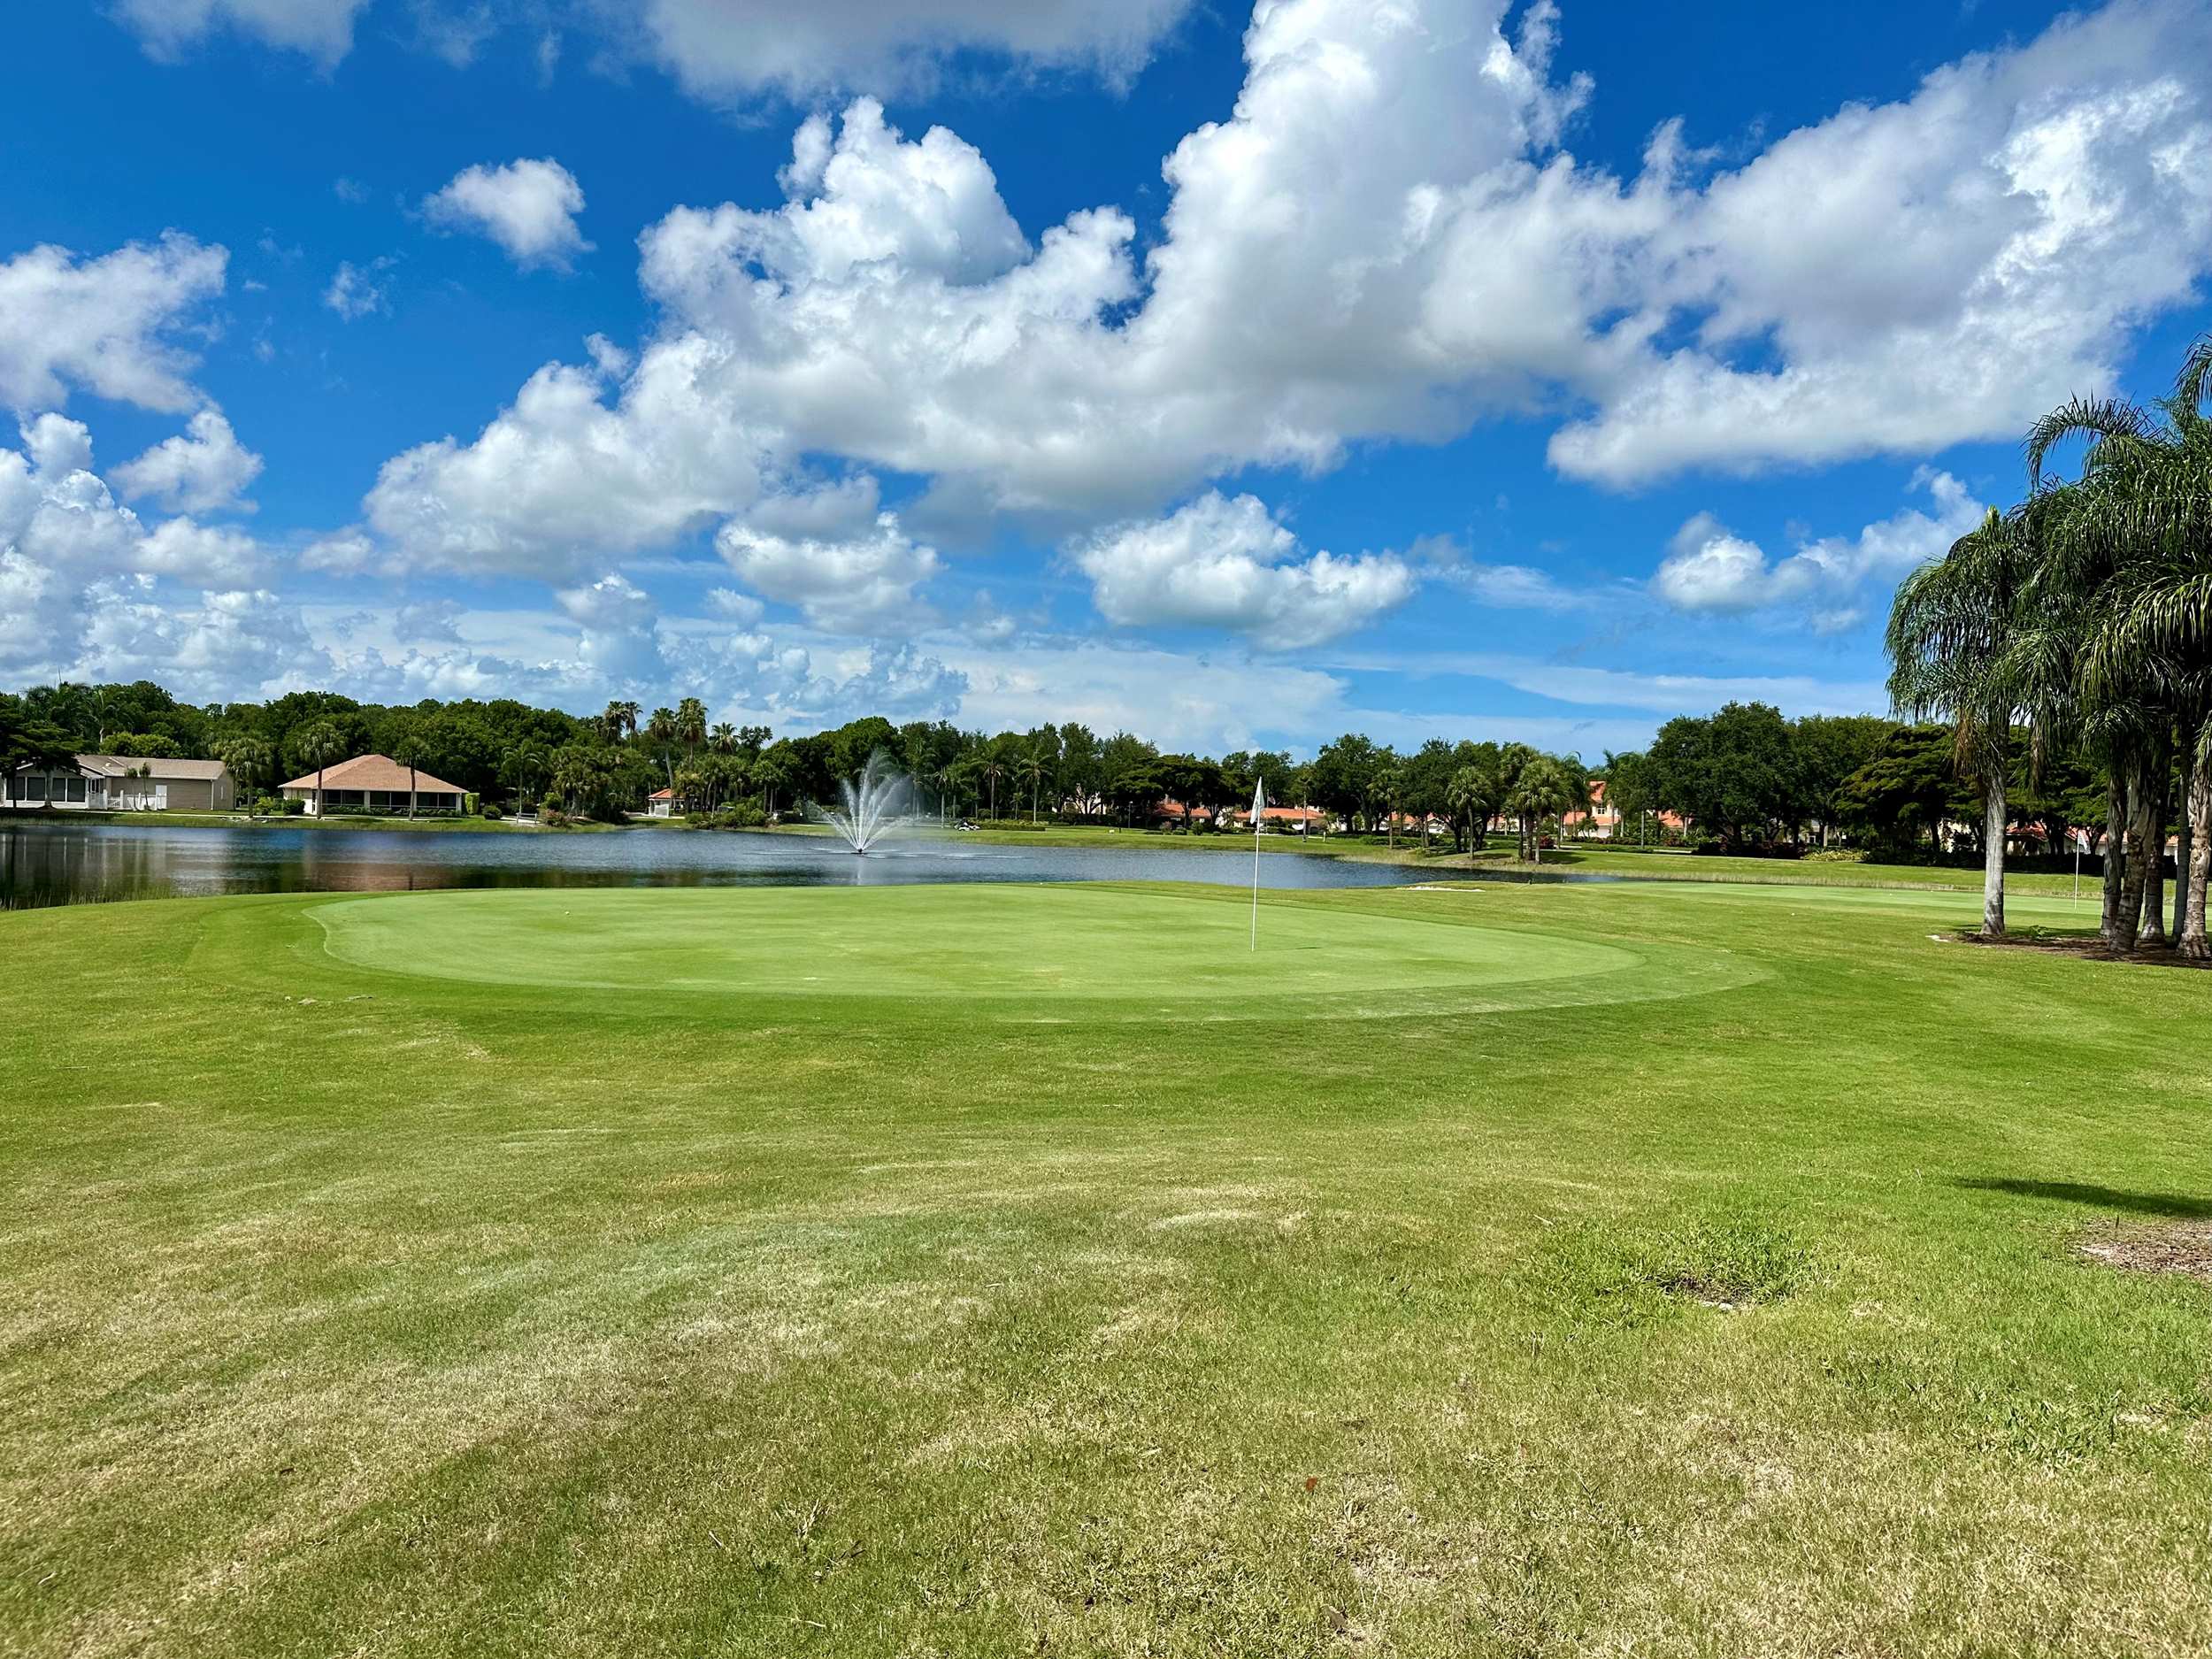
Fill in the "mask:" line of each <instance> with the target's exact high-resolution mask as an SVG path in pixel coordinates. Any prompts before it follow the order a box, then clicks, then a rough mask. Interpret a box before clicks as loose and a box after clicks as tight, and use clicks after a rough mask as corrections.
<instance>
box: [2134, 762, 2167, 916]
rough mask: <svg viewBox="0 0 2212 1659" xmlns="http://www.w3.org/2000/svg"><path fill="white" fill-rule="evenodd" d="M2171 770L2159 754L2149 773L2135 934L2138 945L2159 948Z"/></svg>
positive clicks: (2164, 893) (2162, 912) (2164, 907)
mask: <svg viewBox="0 0 2212 1659" xmlns="http://www.w3.org/2000/svg"><path fill="white" fill-rule="evenodd" d="M2172 770H2173V769H2172V768H2171V767H2170V766H2169V765H2168V764H2166V757H2165V755H2164V753H2163V752H2161V753H2160V755H2159V757H2158V758H2157V760H2156V762H2155V763H2154V764H2153V766H2152V767H2151V771H2150V778H2151V779H2152V780H2154V781H2153V782H2151V784H2150V787H2149V789H2148V791H2147V794H2148V796H2149V802H2150V824H2149V833H2148V834H2147V836H2145V838H2144V850H2145V853H2146V855H2147V856H2146V859H2145V862H2144V865H2143V923H2142V926H2141V929H2140V930H2139V933H2138V934H2137V938H2138V940H2139V941H2156V942H2158V943H2160V944H2163V943H2164V942H2165V941H2166V807H2167V804H2168V803H2167V795H2166V792H2167V790H2168V788H2169V787H2170V783H2169V778H2170V773H2171V772H2172Z"/></svg>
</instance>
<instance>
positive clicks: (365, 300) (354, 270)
mask: <svg viewBox="0 0 2212 1659" xmlns="http://www.w3.org/2000/svg"><path fill="white" fill-rule="evenodd" d="M390 263H391V261H389V260H388V259H373V260H371V261H370V262H369V264H368V265H367V266H366V267H363V266H360V265H355V264H354V263H353V261H352V260H350V259H341V260H340V261H339V262H338V268H337V270H335V271H334V272H333V273H331V277H330V286H329V287H328V288H325V289H324V290H323V303H324V304H325V305H326V306H328V307H329V308H330V309H331V310H332V311H336V312H337V313H338V315H339V316H340V317H342V318H343V319H345V320H346V321H348V322H354V321H356V320H357V319H360V318H363V317H367V316H369V315H371V314H372V313H373V312H376V311H383V310H384V309H385V304H384V289H383V288H382V287H381V286H380V284H379V283H378V281H377V275H378V273H380V271H382V270H383V269H384V268H385V267H386V266H387V265H389V264H390Z"/></svg>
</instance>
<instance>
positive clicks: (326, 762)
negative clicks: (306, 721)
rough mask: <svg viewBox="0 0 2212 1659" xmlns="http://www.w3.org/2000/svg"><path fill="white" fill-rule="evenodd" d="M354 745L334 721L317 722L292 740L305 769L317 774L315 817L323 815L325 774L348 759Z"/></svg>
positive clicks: (293, 747) (295, 752) (296, 753)
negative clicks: (347, 755)
mask: <svg viewBox="0 0 2212 1659" xmlns="http://www.w3.org/2000/svg"><path fill="white" fill-rule="evenodd" d="M351 747H352V745H350V744H349V743H348V742H347V741H346V734H345V733H343V732H342V731H341V730H339V728H338V725H337V723H336V722H335V721H334V720H317V721H315V722H314V723H313V724H312V725H311V726H308V727H307V729H306V730H304V731H303V732H302V733H300V734H299V735H298V736H297V737H296V738H294V739H293V740H292V752H293V753H294V754H295V755H296V756H297V757H298V758H299V764H301V765H302V766H303V767H307V768H311V769H312V770H313V772H314V773H315V816H316V817H317V818H320V817H322V815H323V773H324V772H326V771H327V770H328V769H329V768H330V767H331V766H332V765H333V764H335V763H336V762H338V761H342V760H343V759H344V758H345V757H346V750H347V749H349V748H351Z"/></svg>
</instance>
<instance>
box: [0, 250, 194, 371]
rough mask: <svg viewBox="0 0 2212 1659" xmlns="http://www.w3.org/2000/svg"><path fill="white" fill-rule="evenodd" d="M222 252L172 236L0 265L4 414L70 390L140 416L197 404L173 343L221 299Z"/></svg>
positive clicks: (182, 356)
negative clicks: (129, 407) (201, 309)
mask: <svg viewBox="0 0 2212 1659" xmlns="http://www.w3.org/2000/svg"><path fill="white" fill-rule="evenodd" d="M228 260H229V255H228V253H227V251H226V250H223V249H221V248H217V247H208V246H204V245H203V244H202V243H199V242H195V241H193V240H192V239H191V238H190V237H189V236H180V235H178V234H176V233H174V232H171V233H169V234H166V235H165V236H163V237H162V238H161V240H160V241H158V242H155V243H153V244H151V245H150V246H149V245H146V244H144V243H140V242H132V243H130V244H128V245H127V246H125V247H122V248H119V249H117V250H115V251H114V252H113V253H111V254H106V255H104V256H102V257H99V258H97V259H79V258H78V257H76V256H75V255H73V254H72V253H71V252H70V251H69V250H67V249H65V248H56V247H52V246H41V247H36V248H33V249H32V250H30V251H29V252H27V253H22V254H19V255H17V256H16V257H14V258H12V259H10V260H8V261H6V262H5V263H4V264H0V405H4V406H6V407H8V408H11V409H13V410H16V411H19V412H28V411H31V410H33V409H38V408H50V407H55V406H58V405H59V404H61V403H64V402H65V400H66V398H67V396H68V392H69V388H71V387H72V386H76V387H81V388H84V389H85V390H87V391H89V392H93V393H96V394H97V395H98V396H102V397H107V398H113V399H115V400H117V401H119V402H122V403H136V404H138V405H140V406H141V407H142V408H146V409H159V410H186V409H189V408H191V407H192V406H193V405H194V404H195V403H198V402H199V401H200V399H199V396H198V394H197V393H196V392H195V391H194V390H193V389H192V388H191V386H190V385H189V383H188V381H187V380H186V378H185V377H186V375H187V374H188V373H189V372H190V371H191V369H192V366H193V363H194V357H193V355H192V354H191V352H190V351H188V349H185V348H184V347H182V346H180V345H179V344H177V343H176V341H175V338H174V336H175V334H176V333H177V332H178V330H179V328H180V325H182V324H183V323H184V322H185V321H186V320H187V319H188V318H189V317H190V316H191V314H192V312H193V311H195V309H196V308H197V307H198V306H199V305H200V304H201V303H203V302H204V301H206V300H208V299H210V298H211V297H212V296H215V295H218V294H219V293H221V292H222V290H223V273H224V268H225V266H226V265H227V262H228Z"/></svg>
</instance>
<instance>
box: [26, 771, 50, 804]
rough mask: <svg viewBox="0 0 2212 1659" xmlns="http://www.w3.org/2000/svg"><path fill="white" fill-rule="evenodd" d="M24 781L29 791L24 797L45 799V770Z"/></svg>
mask: <svg viewBox="0 0 2212 1659" xmlns="http://www.w3.org/2000/svg"><path fill="white" fill-rule="evenodd" d="M23 782H24V784H25V786H26V788H27V793H26V794H25V795H24V797H23V798H24V799H25V800H26V801H43V800H44V799H45V798H46V774H45V773H44V772H33V773H32V774H31V775H30V776H29V777H27V778H26V779H25V780H23Z"/></svg>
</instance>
